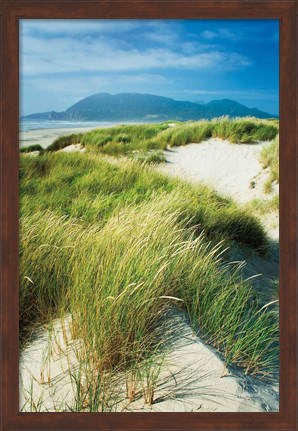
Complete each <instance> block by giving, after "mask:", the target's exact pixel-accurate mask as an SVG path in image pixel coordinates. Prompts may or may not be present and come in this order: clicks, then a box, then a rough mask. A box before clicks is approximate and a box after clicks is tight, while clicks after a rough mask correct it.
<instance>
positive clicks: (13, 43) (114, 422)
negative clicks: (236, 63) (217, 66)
mask: <svg viewBox="0 0 298 431" xmlns="http://www.w3.org/2000/svg"><path fill="white" fill-rule="evenodd" d="M1 12H2V14H1V19H2V30H1V31H2V33H1V57H2V73H1V84H2V87H1V88H2V100H1V101H2V104H1V109H2V111H1V114H2V115H1V158H2V170H1V203H2V244H3V247H2V253H3V254H2V310H1V320H2V388H1V389H2V399H1V403H2V406H1V410H2V429H3V430H11V431H12V430H41V429H43V430H50V429H57V430H58V429H63V430H64V429H65V430H83V429H84V430H95V429H99V430H116V429H117V430H141V429H142V430H153V429H154V430H178V429H179V430H182V429H184V430H186V429H187V430H194V429H212V430H214V429H237V430H239V429H246V430H248V429H270V430H273V429H275V430H277V429H280V430H295V429H297V422H296V421H297V392H296V391H297V369H296V359H297V357H296V356H297V351H296V322H297V308H296V305H297V302H296V298H297V296H296V295H297V291H296V288H297V266H296V262H297V260H296V258H297V195H298V189H297V52H298V47H297V2H296V1H292V0H289V1H288V0H285V1H283V0H280V1H271V0H260V1H239V0H238V1H213V0H212V1H194V0H186V1H182V0H163V1H157V0H108V1H95V0H2V9H1ZM22 18H24V19H26V18H28V19H29V18H30V19H35V18H55V19H61V18H73V19H77V18H85V19H88V18H90V19H91V18H93V19H94V18H103V19H104V18H130V19H134V18H139V19H142V18H143V19H144V18H152V19H154V18H156V19H158V18H159V19H160V18H164V19H165V18H169V19H174V18H175V19H177V18H181V19H194V18H230V19H233V18H247V19H249V18H262V19H266V18H268V19H270V18H271V19H278V20H279V21H280V147H281V151H280V409H279V412H277V413H199V412H198V413H99V414H98V413H88V414H86V413H38V414H37V413H20V412H19V392H18V367H19V350H18V348H19V346H18V289H19V280H18V221H19V214H18V177H19V165H18V158H19V153H18V128H19V96H18V80H19V41H18V40H19V30H18V29H19V27H18V23H19V19H22ZM264 55H266V53H264Z"/></svg>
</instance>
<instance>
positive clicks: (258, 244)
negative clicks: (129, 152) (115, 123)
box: [20, 153, 266, 251]
mask: <svg viewBox="0 0 298 431" xmlns="http://www.w3.org/2000/svg"><path fill="white" fill-rule="evenodd" d="M163 193H179V194H180V195H181V196H183V197H184V204H183V208H180V210H183V212H184V214H185V217H184V218H185V220H186V219H187V220H188V225H187V226H191V225H196V226H197V230H198V232H201V231H202V230H204V232H205V234H206V235H208V236H209V237H211V238H213V239H214V238H215V239H219V238H220V239H221V238H226V239H229V240H235V241H239V242H241V243H243V244H247V245H250V246H252V247H255V248H256V249H257V250H259V251H264V250H265V248H266V235H265V233H264V230H263V228H262V226H261V224H260V222H258V221H257V220H256V219H255V218H254V217H252V216H251V215H249V214H248V213H247V212H245V211H244V210H241V209H240V208H238V206H237V205H236V203H235V202H234V201H233V200H232V199H230V198H223V197H221V196H220V195H218V194H217V193H216V192H215V191H214V190H212V189H211V188H209V187H207V186H202V185H197V186H192V185H189V184H188V183H184V182H182V181H179V180H176V179H172V178H167V177H165V176H164V175H162V174H160V173H158V172H156V171H155V170H153V169H151V168H150V167H146V166H141V165H140V164H138V163H137V162H136V161H132V160H128V161H125V162H117V160H116V163H110V162H109V161H107V160H105V159H104V158H101V157H98V156H96V155H93V154H88V153H87V154H83V155H78V154H63V153H62V154H61V153H56V154H45V155H42V156H39V157H36V158H21V162H20V199H21V207H22V212H23V213H24V214H32V213H33V212H35V211H36V210H37V209H38V210H48V209H49V210H51V211H55V212H56V213H57V214H59V215H61V216H63V215H68V216H71V217H75V218H77V219H80V220H81V222H82V223H84V224H90V223H99V224H102V225H103V224H104V223H106V222H107V221H108V220H109V218H110V217H111V216H112V215H114V214H117V213H118V212H119V211H120V210H121V209H122V208H123V207H125V206H128V205H138V204H141V203H143V202H147V201H149V200H150V199H151V198H152V197H154V196H157V195H160V194H163ZM172 209H173V210H176V207H175V200H173V205H172Z"/></svg>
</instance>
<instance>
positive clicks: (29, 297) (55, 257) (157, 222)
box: [20, 153, 277, 372]
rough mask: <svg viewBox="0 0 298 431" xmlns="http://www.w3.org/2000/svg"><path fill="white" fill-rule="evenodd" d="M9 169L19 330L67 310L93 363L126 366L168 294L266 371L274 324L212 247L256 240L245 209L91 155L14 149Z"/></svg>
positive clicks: (224, 346)
mask: <svg viewBox="0 0 298 431" xmlns="http://www.w3.org/2000/svg"><path fill="white" fill-rule="evenodd" d="M20 176H21V181H20V185H21V213H22V218H21V224H20V227H21V231H20V233H21V234H20V239H21V245H20V271H21V275H20V280H21V288H20V310H21V315H20V329H21V334H22V335H23V336H25V337H28V334H29V333H30V331H32V330H33V328H34V327H35V326H36V325H40V324H41V323H44V322H48V321H50V320H51V319H53V318H54V317H57V316H60V315H64V314H65V313H68V312H70V313H71V314H72V316H74V317H75V319H74V322H75V324H74V332H75V333H76V335H77V336H80V337H82V339H83V340H84V345H85V347H86V351H87V352H88V357H89V355H91V356H90V357H92V361H96V364H97V369H102V370H103V369H112V368H113V367H118V366H119V364H120V365H121V367H123V368H127V367H130V366H133V364H134V363H135V362H140V361H143V360H145V358H146V357H147V354H148V352H150V350H151V349H152V348H153V346H154V330H153V328H154V326H155V323H156V321H157V319H159V318H160V317H161V315H162V314H163V313H164V311H165V309H166V308H167V307H169V306H174V305H177V304H176V299H170V298H177V300H179V302H178V305H179V304H181V302H180V301H182V303H183V308H184V309H185V310H186V311H187V312H188V315H189V317H190V319H191V321H192V322H193V325H194V326H196V325H199V326H200V328H202V329H203V331H204V334H205V338H206V340H208V341H209V342H210V343H212V344H213V345H214V346H216V347H217V348H218V349H220V350H221V351H222V352H223V354H224V355H225V357H226V361H227V362H228V363H230V362H234V363H237V364H239V365H241V366H243V367H245V368H246V369H247V370H248V371H251V372H262V370H263V369H264V365H265V364H266V369H267V370H268V364H269V362H268V355H269V356H270V357H271V356H274V355H276V351H275V350H276V348H275V347H274V340H276V337H277V332H276V331H277V323H276V321H274V318H273V317H272V316H271V314H270V311H269V310H264V311H262V312H261V311H259V308H258V300H257V298H256V297H255V294H254V293H253V290H252V288H251V287H250V285H249V283H248V282H245V281H243V280H242V279H241V277H240V275H239V274H237V271H236V272H235V271H234V270H233V271H232V272H231V271H225V270H224V269H223V268H221V264H220V259H219V256H218V254H219V250H220V249H221V248H223V247H226V246H227V245H230V246H232V244H233V241H237V242H239V243H242V244H246V245H249V246H252V247H255V248H256V249H257V250H261V251H264V250H265V248H266V235H265V233H264V230H263V228H262V226H261V224H260V223H259V222H258V221H257V220H256V219H255V218H254V217H253V216H252V215H251V214H250V213H249V212H246V211H245V210H242V209H240V208H238V206H237V205H236V204H235V203H234V202H233V201H232V200H231V199H226V198H222V197H221V196H219V195H218V194H217V193H215V192H214V191H213V190H212V189H210V188H208V187H206V186H199V185H198V186H192V185H190V184H187V183H184V182H181V181H178V180H175V179H170V178H167V177H165V176H163V175H162V174H159V173H157V172H156V171H155V170H154V169H152V168H151V167H150V166H149V167H148V166H146V165H140V164H139V163H138V162H136V161H131V160H130V161H129V160H128V161H127V160H126V161H120V160H119V161H118V162H117V163H111V162H110V161H108V160H106V159H105V156H97V155H94V154H77V153H76V154H62V153H58V154H49V153H47V154H45V155H41V156H39V157H36V158H27V157H21V169H20ZM219 242H222V245H221V246H217V245H216V244H218V243H219ZM265 334H266V335H265ZM272 349H273V350H272ZM135 355H136V356H135ZM271 359H272V358H271Z"/></svg>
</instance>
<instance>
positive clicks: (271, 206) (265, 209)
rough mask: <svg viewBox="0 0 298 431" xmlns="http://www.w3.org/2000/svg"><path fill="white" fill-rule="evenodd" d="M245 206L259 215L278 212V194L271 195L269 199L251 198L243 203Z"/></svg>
mask: <svg viewBox="0 0 298 431" xmlns="http://www.w3.org/2000/svg"><path fill="white" fill-rule="evenodd" d="M245 208H246V209H247V210H249V211H251V212H252V213H253V214H258V215H259V216H263V215H266V214H268V213H271V212H278V210H279V196H278V195H276V196H273V198H271V199H253V200H252V201H250V202H248V203H247V204H246V205H245Z"/></svg>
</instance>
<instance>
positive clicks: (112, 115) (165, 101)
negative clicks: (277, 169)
mask: <svg viewBox="0 0 298 431" xmlns="http://www.w3.org/2000/svg"><path fill="white" fill-rule="evenodd" d="M222 115H228V116H230V117H246V116H251V117H257V118H272V117H275V116H274V115H272V114H268V113H267V112H263V111H260V110H259V109H257V108H248V107H247V106H244V105H242V104H241V103H238V102H236V101H234V100H230V99H222V100H213V101H211V102H209V103H204V104H203V103H197V102H189V101H179V100H174V99H171V98H168V97H163V96H155V95H152V94H140V93H120V94H114V95H112V94H109V93H97V94H93V95H92V96H89V97H86V98H84V99H82V100H80V101H79V102H77V103H75V104H74V105H72V106H70V107H69V108H68V109H66V111H64V112H55V111H49V112H41V113H36V114H31V115H26V116H24V117H22V118H26V119H32V120H64V121H67V120H68V121H128V120H130V121H132V120H142V121H167V120H176V121H186V120H200V119H203V118H205V119H211V118H214V117H220V116H222Z"/></svg>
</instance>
